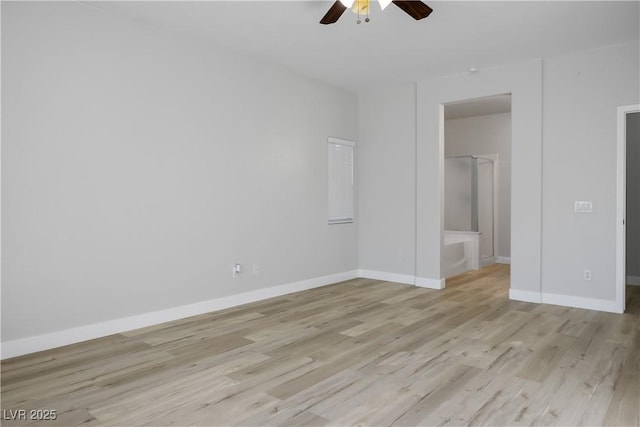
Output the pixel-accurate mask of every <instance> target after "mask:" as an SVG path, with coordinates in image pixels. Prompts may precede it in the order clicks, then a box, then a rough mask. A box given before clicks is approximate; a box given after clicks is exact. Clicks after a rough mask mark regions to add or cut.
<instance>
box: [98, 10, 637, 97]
mask: <svg viewBox="0 0 640 427" xmlns="http://www.w3.org/2000/svg"><path fill="white" fill-rule="evenodd" d="M426 3H427V4H429V5H430V6H431V7H432V8H433V9H434V11H433V13H432V14H431V16H429V17H428V18H426V19H424V20H422V21H414V20H413V19H412V18H411V17H409V16H408V15H406V14H405V13H404V12H402V11H401V10H400V9H399V8H398V7H396V6H395V5H393V4H391V5H389V6H388V7H387V9H385V10H384V11H380V8H379V7H378V5H377V4H376V5H374V6H373V11H372V15H371V22H369V23H362V24H360V25H357V24H356V23H355V15H354V14H353V13H352V12H351V11H346V12H345V13H344V14H343V15H342V17H341V19H340V20H339V21H338V22H337V23H336V24H333V25H327V26H325V25H320V24H319V23H318V21H319V20H320V18H321V17H322V16H323V15H324V13H325V12H326V11H327V9H328V8H329V7H330V5H331V4H332V1H194V2H187V1H140V2H134V1H107V2H91V5H92V6H97V7H99V8H102V9H105V10H109V11H111V12H113V13H117V14H119V15H124V16H127V17H130V18H133V19H136V20H138V21H143V22H146V23H150V24H151V25H154V26H158V27H162V28H165V29H168V30H170V31H175V32H179V33H188V34H191V35H192V36H196V37H199V38H202V39H203V40H205V41H206V42H208V43H210V44H211V45H212V46H217V47H218V48H222V49H224V50H227V51H231V52H234V53H238V54H241V55H246V56H249V57H253V58H256V59H260V60H264V61H268V62H271V63H275V64H278V65H280V66H284V67H286V68H289V69H292V70H295V71H297V72H299V73H302V74H304V75H307V76H310V77H313V78H317V79H319V80H322V81H324V82H327V83H330V84H333V85H336V86H340V87H344V88H347V89H350V90H353V91H360V90H367V89H370V88H374V87H376V86H377V85H381V84H384V83H393V82H406V81H416V80H419V79H422V78H426V77H430V76H435V75H446V74H454V73H463V72H468V70H469V68H470V67H476V68H478V69H479V71H478V72H480V73H481V72H482V69H483V67H487V66H492V65H499V64H505V63H512V62H517V61H521V60H526V59H530V58H540V57H550V56H555V55H559V54H563V53H568V52H571V51H576V50H582V49H589V48H593V47H598V46H606V45H611V44H615V43H620V42H624V41H629V40H638V39H639V38H640V9H639V5H640V2H638V1H623V2H614V1H602V2H597V1H584V2H583V1H566V2H559V1H533V2H525V1H505V2H494V1H490V2H487V1H469V2H466V1H430V0H427V1H426Z"/></svg>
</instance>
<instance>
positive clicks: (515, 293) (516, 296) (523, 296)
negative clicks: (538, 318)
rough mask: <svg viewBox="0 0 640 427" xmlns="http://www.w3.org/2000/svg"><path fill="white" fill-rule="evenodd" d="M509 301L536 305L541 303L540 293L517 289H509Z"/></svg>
mask: <svg viewBox="0 0 640 427" xmlns="http://www.w3.org/2000/svg"><path fill="white" fill-rule="evenodd" d="M509 299H512V300H515V301H524V302H535V303H537V304H540V303H541V302H542V296H541V295H540V292H531V291H521V290H519V289H509Z"/></svg>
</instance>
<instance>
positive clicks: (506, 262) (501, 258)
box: [496, 256, 511, 264]
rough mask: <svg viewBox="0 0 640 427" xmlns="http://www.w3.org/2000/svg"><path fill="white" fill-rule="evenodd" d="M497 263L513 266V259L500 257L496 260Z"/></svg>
mask: <svg viewBox="0 0 640 427" xmlns="http://www.w3.org/2000/svg"><path fill="white" fill-rule="evenodd" d="M496 263H498V264H511V257H508V256H499V257H498V258H496Z"/></svg>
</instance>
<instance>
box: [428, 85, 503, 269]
mask: <svg viewBox="0 0 640 427" xmlns="http://www.w3.org/2000/svg"><path fill="white" fill-rule="evenodd" d="M510 178H511V95H510V94H502V95H496V96H490V97H486V98H480V99H471V100H464V101H459V102H453V103H449V104H445V105H444V186H443V199H444V233H443V239H442V240H443V247H442V251H441V254H442V255H441V260H440V265H441V271H442V273H443V276H444V277H445V278H448V277H452V276H455V275H458V274H461V273H464V272H466V271H470V270H478V269H480V268H482V267H484V266H487V265H491V264H494V263H501V264H509V263H510V261H511V255H510V251H511V179H510Z"/></svg>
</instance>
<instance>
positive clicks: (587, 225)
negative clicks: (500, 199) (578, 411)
mask: <svg viewBox="0 0 640 427" xmlns="http://www.w3.org/2000/svg"><path fill="white" fill-rule="evenodd" d="M639 60H640V58H639V46H638V43H637V42H636V43H629V44H622V45H616V46H611V47H608V48H602V49H597V50H590V51H585V52H576V53H573V54H571V55H565V56H562V57H557V58H550V59H547V60H545V61H544V94H543V99H544V105H543V107H544V110H543V111H544V116H543V121H544V133H543V140H544V148H543V153H544V155H543V170H544V174H543V189H544V190H543V242H542V254H543V257H542V267H543V269H542V289H543V292H545V293H550V294H558V295H571V296H579V297H582V298H589V299H596V300H605V301H610V300H614V299H615V295H616V294H615V277H616V276H615V265H616V264H615V254H616V220H615V215H616V132H617V130H616V117H617V107H618V106H619V105H628V104H637V103H638V101H639V93H640V82H639V80H640V79H639V78H638V77H639V75H640V69H639V67H638V63H639ZM514 168H515V165H514ZM515 191H516V190H515V188H514V192H515ZM575 200H591V201H593V213H592V214H575V213H574V212H573V207H574V206H573V205H574V201H575ZM585 269H590V270H591V273H592V280H591V281H590V282H587V281H584V279H583V271H584V270H585Z"/></svg>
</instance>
